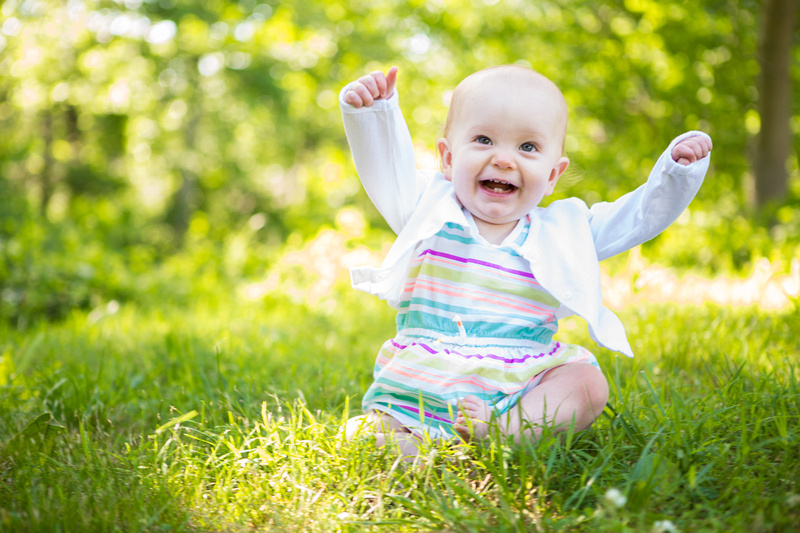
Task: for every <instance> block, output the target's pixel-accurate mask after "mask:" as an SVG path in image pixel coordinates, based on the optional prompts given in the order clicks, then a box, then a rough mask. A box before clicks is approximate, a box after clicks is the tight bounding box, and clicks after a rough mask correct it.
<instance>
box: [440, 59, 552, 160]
mask: <svg viewBox="0 0 800 533" xmlns="http://www.w3.org/2000/svg"><path fill="white" fill-rule="evenodd" d="M494 78H501V79H502V80H503V81H504V82H505V83H508V84H516V85H522V86H526V87H530V88H534V87H536V88H543V89H544V90H546V91H547V92H549V93H551V94H552V96H553V97H555V101H556V105H558V106H560V107H561V108H562V111H563V116H564V123H563V135H562V138H561V151H562V152H563V151H564V140H565V139H566V135H567V120H568V118H567V116H568V112H567V102H566V100H565V99H564V95H563V94H561V90H560V89H559V88H558V86H557V85H556V84H555V83H553V82H552V81H551V80H550V79H549V78H548V77H547V76H545V75H543V74H541V73H540V72H537V71H536V70H533V69H532V68H528V67H523V66H520V65H499V66H495V67H489V68H485V69H483V70H479V71H477V72H475V73H473V74H470V75H469V76H467V77H466V78H464V79H463V80H462V81H461V83H459V84H458V85H457V86H456V88H455V90H454V91H453V96H452V98H451V99H450V106H449V107H448V109H447V118H446V119H445V123H444V128H443V130H442V137H445V138H447V137H448V135H449V134H450V131H451V130H452V128H453V124H454V122H455V121H456V116H457V115H458V110H459V109H460V108H461V105H462V100H465V99H466V97H467V95H468V94H469V93H470V92H471V91H472V90H473V89H474V88H475V87H477V86H479V85H481V84H482V83H484V82H485V81H486V80H490V79H494Z"/></svg>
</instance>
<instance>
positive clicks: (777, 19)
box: [753, 0, 797, 207]
mask: <svg viewBox="0 0 800 533" xmlns="http://www.w3.org/2000/svg"><path fill="white" fill-rule="evenodd" d="M796 22H797V0H766V2H765V5H764V12H763V22H762V26H761V36H760V43H759V55H758V62H759V65H760V66H761V74H760V78H759V99H758V100H759V101H758V111H759V114H760V115H761V131H760V132H759V134H758V138H757V140H756V150H755V157H754V159H753V167H754V169H753V174H754V175H755V181H756V183H755V192H756V198H755V200H756V205H757V207H763V206H764V205H766V204H768V203H771V202H780V201H781V200H783V199H784V198H785V197H786V191H787V181H788V172H787V169H786V163H787V160H788V158H789V152H790V150H791V142H792V132H791V127H790V123H789V121H790V119H791V116H792V86H791V75H790V72H789V67H790V65H791V61H792V60H791V53H792V40H793V36H794V35H793V34H794V29H795V25H796Z"/></svg>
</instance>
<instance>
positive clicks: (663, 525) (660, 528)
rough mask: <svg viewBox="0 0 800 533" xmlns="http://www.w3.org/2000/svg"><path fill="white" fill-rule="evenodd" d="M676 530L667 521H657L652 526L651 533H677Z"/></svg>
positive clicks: (673, 525)
mask: <svg viewBox="0 0 800 533" xmlns="http://www.w3.org/2000/svg"><path fill="white" fill-rule="evenodd" d="M677 531H678V529H677V528H676V527H675V524H673V523H672V522H670V521H669V520H659V521H658V522H656V523H655V524H653V529H652V533H677Z"/></svg>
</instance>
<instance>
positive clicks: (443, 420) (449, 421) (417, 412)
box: [394, 404, 453, 424]
mask: <svg viewBox="0 0 800 533" xmlns="http://www.w3.org/2000/svg"><path fill="white" fill-rule="evenodd" d="M394 407H400V408H401V409H406V410H408V411H411V412H412V413H414V414H416V415H417V416H419V409H415V408H413V407H409V406H408V405H397V404H395V405H394ZM422 414H423V415H424V416H425V418H433V419H434V420H438V421H440V422H447V423H448V424H452V423H453V421H452V420H448V419H447V418H442V417H440V416H436V415H434V414H433V413H429V412H427V411H424V412H423V413H422Z"/></svg>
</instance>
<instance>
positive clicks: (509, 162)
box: [492, 150, 514, 169]
mask: <svg viewBox="0 0 800 533" xmlns="http://www.w3.org/2000/svg"><path fill="white" fill-rule="evenodd" d="M492 164H493V165H494V166H496V167H497V168H503V169H509V168H514V157H513V155H512V154H510V153H509V152H508V150H498V151H497V152H495V154H494V156H493V157H492Z"/></svg>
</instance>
